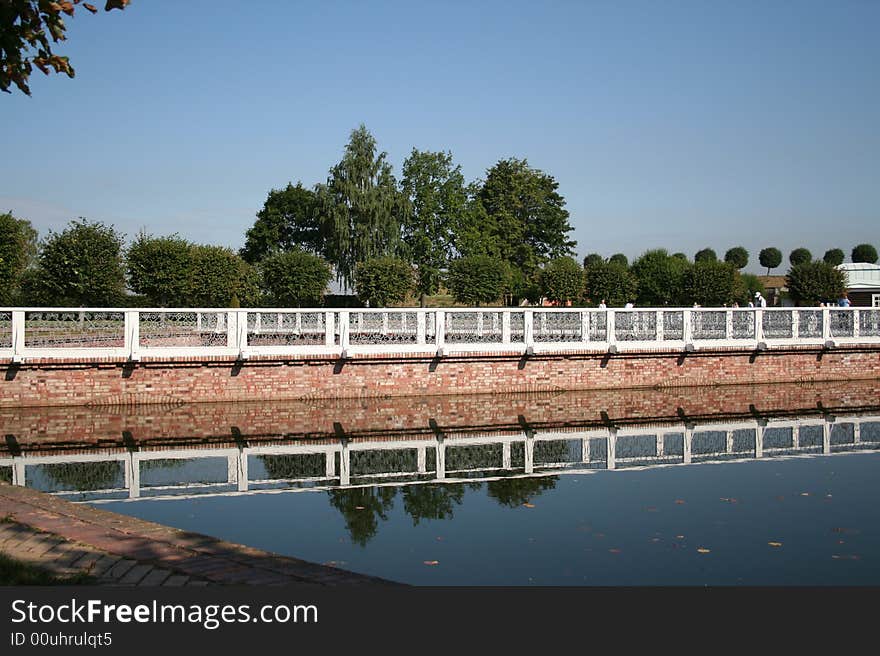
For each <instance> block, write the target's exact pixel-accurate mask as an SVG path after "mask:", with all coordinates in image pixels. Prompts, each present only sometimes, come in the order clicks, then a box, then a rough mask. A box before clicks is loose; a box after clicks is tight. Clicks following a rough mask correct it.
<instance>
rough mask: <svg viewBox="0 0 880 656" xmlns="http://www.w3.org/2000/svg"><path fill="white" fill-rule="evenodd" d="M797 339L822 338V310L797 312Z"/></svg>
mask: <svg viewBox="0 0 880 656" xmlns="http://www.w3.org/2000/svg"><path fill="white" fill-rule="evenodd" d="M797 316H798V337H805V338H810V337H822V310H799V311H798V313H797Z"/></svg>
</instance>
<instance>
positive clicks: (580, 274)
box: [540, 257, 584, 303]
mask: <svg viewBox="0 0 880 656" xmlns="http://www.w3.org/2000/svg"><path fill="white" fill-rule="evenodd" d="M540 280H541V292H542V293H543V294H544V296H546V297H547V298H548V299H549V300H551V301H557V302H559V303H566V302H568V301H576V300H578V299H580V298H581V296H582V295H583V292H584V271H583V269H581V267H580V266H579V265H578V263H577V262H575V261H574V260H573V259H572V258H570V257H558V258H556V259H554V260H550V262H548V263H547V264H546V266H545V267H544V269H543V270H542V271H541V275H540Z"/></svg>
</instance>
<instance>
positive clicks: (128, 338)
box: [124, 310, 141, 360]
mask: <svg viewBox="0 0 880 656" xmlns="http://www.w3.org/2000/svg"><path fill="white" fill-rule="evenodd" d="M140 331H141V313H140V312H138V311H137V310H126V311H125V337H124V340H125V342H124V346H125V352H126V354H127V355H128V358H129V360H137V359H138V350H139V349H140Z"/></svg>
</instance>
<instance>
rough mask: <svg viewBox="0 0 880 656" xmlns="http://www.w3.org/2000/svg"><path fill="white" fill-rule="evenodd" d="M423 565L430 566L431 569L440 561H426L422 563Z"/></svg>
mask: <svg viewBox="0 0 880 656" xmlns="http://www.w3.org/2000/svg"><path fill="white" fill-rule="evenodd" d="M424 564H425V565H430V566H431V567H433V566H434V565H439V564H440V561H439V560H426V561H424Z"/></svg>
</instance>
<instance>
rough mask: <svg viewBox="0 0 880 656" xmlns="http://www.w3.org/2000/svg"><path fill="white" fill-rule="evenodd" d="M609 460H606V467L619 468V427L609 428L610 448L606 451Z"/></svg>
mask: <svg viewBox="0 0 880 656" xmlns="http://www.w3.org/2000/svg"><path fill="white" fill-rule="evenodd" d="M606 458H607V460H606V461H605V468H606V469H616V468H617V429H616V428H610V429H608V448H607V453H606Z"/></svg>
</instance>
